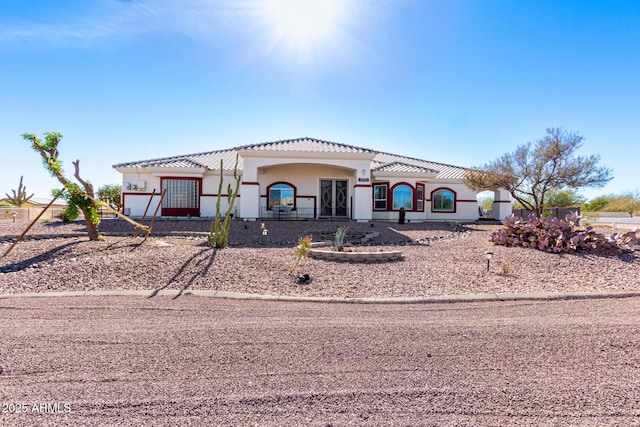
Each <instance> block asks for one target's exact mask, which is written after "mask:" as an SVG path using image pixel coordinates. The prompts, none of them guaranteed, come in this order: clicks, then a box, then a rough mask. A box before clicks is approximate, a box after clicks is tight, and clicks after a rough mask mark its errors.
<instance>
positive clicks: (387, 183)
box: [371, 181, 389, 212]
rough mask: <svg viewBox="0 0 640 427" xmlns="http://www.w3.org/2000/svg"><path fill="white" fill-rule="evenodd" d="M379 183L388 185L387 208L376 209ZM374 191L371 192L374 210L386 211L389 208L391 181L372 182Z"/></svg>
mask: <svg viewBox="0 0 640 427" xmlns="http://www.w3.org/2000/svg"><path fill="white" fill-rule="evenodd" d="M379 185H386V186H387V200H386V202H387V207H386V208H385V209H376V187H377V186H379ZM371 187H372V188H373V191H372V192H371V208H372V210H373V211H374V212H386V211H388V210H389V181H381V182H374V183H372V184H371Z"/></svg>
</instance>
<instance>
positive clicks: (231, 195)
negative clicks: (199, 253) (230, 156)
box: [207, 154, 240, 249]
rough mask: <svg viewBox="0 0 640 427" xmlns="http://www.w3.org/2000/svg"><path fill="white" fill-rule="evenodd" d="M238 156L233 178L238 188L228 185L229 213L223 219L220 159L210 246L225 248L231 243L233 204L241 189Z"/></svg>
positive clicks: (209, 239) (209, 237)
mask: <svg viewBox="0 0 640 427" xmlns="http://www.w3.org/2000/svg"><path fill="white" fill-rule="evenodd" d="M238 158H239V155H238V154H236V164H235V166H234V167H233V179H234V180H235V181H236V188H235V190H232V188H231V184H229V185H228V187H227V213H226V215H225V216H224V221H222V223H221V220H222V215H221V214H220V197H221V196H222V184H223V181H224V176H223V170H222V166H223V163H222V160H220V183H219V184H218V201H217V202H216V216H215V218H214V219H213V221H211V225H210V226H209V236H208V237H207V243H208V245H209V247H212V248H217V249H224V248H226V247H227V245H228V244H229V231H230V230H231V215H232V212H233V205H234V203H235V201H236V197H238V191H239V190H240V176H239V175H238Z"/></svg>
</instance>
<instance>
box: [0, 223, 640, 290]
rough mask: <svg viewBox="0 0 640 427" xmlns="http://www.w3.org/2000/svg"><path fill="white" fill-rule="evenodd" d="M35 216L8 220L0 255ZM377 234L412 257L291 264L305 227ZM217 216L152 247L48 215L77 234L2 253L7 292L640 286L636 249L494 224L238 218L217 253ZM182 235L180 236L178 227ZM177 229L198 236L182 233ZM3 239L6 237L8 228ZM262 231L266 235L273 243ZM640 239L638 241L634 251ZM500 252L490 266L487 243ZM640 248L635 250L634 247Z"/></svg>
mask: <svg viewBox="0 0 640 427" xmlns="http://www.w3.org/2000/svg"><path fill="white" fill-rule="evenodd" d="M27 225H28V222H24V221H23V222H19V221H18V222H16V223H12V222H10V221H1V222H0V252H2V253H4V251H5V250H6V249H7V248H8V245H9V244H10V242H11V240H10V238H9V236H12V235H17V234H19V233H20V232H21V231H22V230H24V228H25V227H26V226H27ZM345 225H346V226H348V227H349V229H350V231H352V232H354V233H361V234H362V233H364V232H370V231H376V232H378V233H379V235H378V237H376V238H375V239H373V240H371V241H370V242H369V243H368V244H369V245H372V246H371V247H370V248H369V249H370V250H382V249H400V250H401V251H402V252H403V254H404V259H403V260H401V261H394V262H381V263H345V262H338V261H322V260H314V259H308V260H307V261H306V262H305V263H304V264H303V267H302V269H301V272H302V273H308V274H309V275H310V276H311V278H312V281H311V283H310V284H308V285H297V284H296V283H295V279H294V277H292V276H291V275H290V274H289V272H288V270H289V268H290V267H291V265H292V264H293V260H294V257H293V247H294V245H295V244H296V242H297V240H298V239H299V237H300V236H303V235H305V234H308V233H311V234H313V235H314V240H321V239H322V238H323V236H325V237H326V236H330V235H331V233H333V232H335V230H336V229H337V227H339V226H345ZM208 227H209V222H208V221H202V220H191V221H187V220H185V221H176V220H174V221H169V220H166V221H165V220H161V221H157V222H156V223H155V225H154V227H153V236H154V237H151V238H149V239H148V240H147V241H146V242H145V243H144V244H141V241H142V239H140V238H136V237H134V236H133V227H132V226H131V225H130V224H128V223H126V222H124V221H122V220H107V221H103V223H102V224H101V231H102V232H103V233H104V234H105V240H104V241H101V242H89V241H87V239H86V237H84V236H82V235H80V236H81V237H77V235H78V233H82V232H83V230H84V225H83V224H82V223H80V222H76V223H72V224H63V223H51V224H45V223H38V224H36V226H35V227H34V228H33V229H32V230H31V231H30V233H29V234H30V235H40V236H42V235H51V236H56V235H57V236H74V237H58V238H48V239H38V240H28V241H24V242H20V243H19V244H18V245H17V246H16V247H15V248H14V249H13V251H12V252H11V253H10V254H9V255H8V256H7V257H4V258H0V292H2V293H22V292H45V291H46V292H50V291H61V290H76V291H78V290H123V289H136V290H159V289H176V290H181V289H182V290H186V289H212V290H220V291H232V292H243V293H257V294H270V295H287V296H317V297H385V296H393V297H399V296H437V295H459V294H487V293H535V292H604V291H609V290H618V291H619V290H640V259H639V258H638V257H636V255H634V254H623V255H620V256H599V255H593V254H572V255H566V254H565V255H555V254H548V253H544V252H540V251H536V250H531V249H524V248H505V247H502V246H493V245H492V244H491V243H490V242H489V241H488V238H489V233H490V229H492V227H490V226H477V225H472V226H469V227H464V228H461V227H459V226H457V225H454V224H449V223H422V224H403V225H399V224H393V223H382V222H376V223H355V222H348V223H347V222H326V221H283V222H277V221H273V222H267V223H266V227H267V229H268V230H269V234H268V236H266V237H265V238H263V236H262V234H261V232H260V224H259V223H257V222H241V221H235V222H233V227H232V233H231V237H230V243H231V247H229V248H227V249H224V250H213V249H210V248H208V247H207V246H206V243H205V240H204V239H205V238H204V237H203V236H202V235H199V234H198V233H203V232H206V231H207V230H208ZM172 233H173V234H172ZM175 233H180V234H191V236H189V237H178V236H176V235H175ZM3 236H4V237H3ZM263 239H264V240H263ZM637 248H638V247H637V246H636V249H637ZM488 249H491V250H492V251H493V253H494V256H493V259H492V260H491V265H490V271H487V261H486V259H485V255H484V252H485V251H486V250H488ZM636 254H637V252H636Z"/></svg>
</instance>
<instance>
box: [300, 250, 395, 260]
mask: <svg viewBox="0 0 640 427" xmlns="http://www.w3.org/2000/svg"><path fill="white" fill-rule="evenodd" d="M309 256H310V257H311V258H315V259H324V260H328V261H347V262H349V261H351V262H367V261H376V262H380V261H398V260H401V259H403V256H402V252H400V251H378V252H369V251H367V252H360V251H344V252H343V251H334V250H331V249H311V250H310V251H309Z"/></svg>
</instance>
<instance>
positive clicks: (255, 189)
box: [240, 159, 260, 221]
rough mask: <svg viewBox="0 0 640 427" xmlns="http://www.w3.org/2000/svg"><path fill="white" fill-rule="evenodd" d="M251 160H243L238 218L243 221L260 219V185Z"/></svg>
mask: <svg viewBox="0 0 640 427" xmlns="http://www.w3.org/2000/svg"><path fill="white" fill-rule="evenodd" d="M252 160H253V159H244V167H243V170H242V187H241V190H240V217H241V218H242V219H244V220H245V221H255V220H256V219H258V218H260V184H259V183H258V168H257V166H256V165H255V164H254V162H252Z"/></svg>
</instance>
